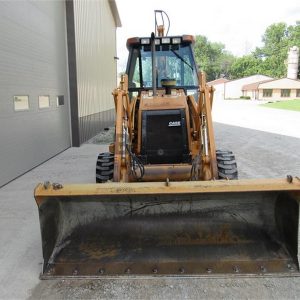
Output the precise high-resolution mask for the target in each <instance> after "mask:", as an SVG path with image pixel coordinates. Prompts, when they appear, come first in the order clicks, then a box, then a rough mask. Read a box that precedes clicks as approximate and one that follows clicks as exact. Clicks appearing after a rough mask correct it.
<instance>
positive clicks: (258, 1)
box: [116, 0, 300, 72]
mask: <svg viewBox="0 0 300 300" xmlns="http://www.w3.org/2000/svg"><path fill="white" fill-rule="evenodd" d="M116 3H117V6H118V11H119V15H120V18H121V22H122V27H121V28H118V29H117V55H118V57H119V61H118V71H119V72H121V71H125V70H124V69H125V67H126V61H127V55H128V51H127V49H126V40H127V38H129V37H134V36H150V34H151V32H152V31H154V10H155V9H157V10H164V11H165V12H166V13H167V14H168V16H169V18H170V22H171V26H170V31H169V34H168V35H182V34H192V35H197V34H200V35H205V36H206V37H207V38H208V39H209V41H212V42H221V43H223V44H224V45H225V46H226V50H228V51H230V52H231V53H232V54H234V55H237V56H242V55H245V54H249V53H250V52H251V51H252V50H254V49H255V47H257V46H260V45H261V38H262V35H263V34H264V32H265V30H266V28H267V27H268V26H269V25H271V24H273V23H278V22H285V23H287V24H289V25H295V23H296V21H297V20H300V1H299V0H281V1H276V0H273V1H271V0H248V1H247V0H240V1H238V0H223V1H221V0H198V1H197V0H116Z"/></svg>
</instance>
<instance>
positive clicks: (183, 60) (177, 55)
mask: <svg viewBox="0 0 300 300" xmlns="http://www.w3.org/2000/svg"><path fill="white" fill-rule="evenodd" d="M171 51H172V52H173V53H174V54H175V55H176V57H178V58H179V59H180V60H181V61H182V62H184V63H185V64H186V65H187V66H189V67H190V68H191V69H192V71H194V68H193V67H192V66H191V65H190V64H189V63H188V62H187V61H186V60H185V59H184V58H182V57H181V56H180V55H179V54H178V53H177V52H176V51H175V50H173V49H171Z"/></svg>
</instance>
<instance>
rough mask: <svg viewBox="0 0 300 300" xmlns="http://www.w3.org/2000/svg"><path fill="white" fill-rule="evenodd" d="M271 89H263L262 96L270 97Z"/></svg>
mask: <svg viewBox="0 0 300 300" xmlns="http://www.w3.org/2000/svg"><path fill="white" fill-rule="evenodd" d="M272 94H273V90H272V89H263V97H272Z"/></svg>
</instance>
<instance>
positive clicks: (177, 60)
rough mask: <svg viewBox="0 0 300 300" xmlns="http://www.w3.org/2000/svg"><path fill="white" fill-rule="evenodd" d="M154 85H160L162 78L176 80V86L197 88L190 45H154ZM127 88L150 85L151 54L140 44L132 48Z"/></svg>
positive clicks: (145, 87) (195, 71)
mask: <svg viewBox="0 0 300 300" xmlns="http://www.w3.org/2000/svg"><path fill="white" fill-rule="evenodd" d="M155 67H156V86H157V87H158V88H160V87H162V85H161V80H162V79H174V80H176V86H177V87H183V88H186V89H193V88H198V79H197V70H196V66H195V63H194V59H193V55H192V51H191V48H190V45H162V46H156V51H155ZM128 77H129V78H128V79H129V89H131V90H132V91H133V90H137V89H150V88H151V87H152V55H151V51H150V48H149V47H147V46H140V47H139V48H134V49H132V53H131V57H130V62H129V65H128Z"/></svg>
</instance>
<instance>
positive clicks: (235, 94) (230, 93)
mask: <svg viewBox="0 0 300 300" xmlns="http://www.w3.org/2000/svg"><path fill="white" fill-rule="evenodd" d="M271 79H274V78H272V77H269V76H265V75H260V74H257V75H252V76H248V77H244V78H240V79H235V80H231V81H228V82H226V83H224V99H238V98H240V97H241V96H243V92H242V88H243V86H245V85H248V84H251V83H255V82H260V81H264V80H271Z"/></svg>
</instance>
